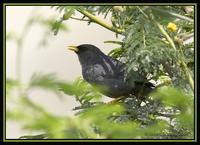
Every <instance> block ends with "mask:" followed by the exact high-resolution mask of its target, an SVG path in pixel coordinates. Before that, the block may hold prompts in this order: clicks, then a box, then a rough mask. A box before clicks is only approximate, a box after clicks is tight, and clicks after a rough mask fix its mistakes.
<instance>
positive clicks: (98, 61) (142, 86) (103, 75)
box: [69, 44, 154, 98]
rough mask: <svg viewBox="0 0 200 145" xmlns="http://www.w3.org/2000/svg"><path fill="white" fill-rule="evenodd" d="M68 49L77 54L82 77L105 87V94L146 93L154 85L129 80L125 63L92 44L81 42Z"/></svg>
mask: <svg viewBox="0 0 200 145" xmlns="http://www.w3.org/2000/svg"><path fill="white" fill-rule="evenodd" d="M69 49H71V50H73V51H75V52H76V53H77V55H78V58H79V61H80V64H81V66H82V75H83V78H84V79H85V80H86V81H87V82H89V83H91V84H95V85H99V86H102V87H103V88H106V89H103V91H102V93H103V94H105V95H106V96H109V97H112V98H116V97H120V96H128V95H129V94H134V95H138V94H139V93H141V92H142V93H143V92H144V93H143V94H142V95H146V94H147V93H149V92H150V91H151V90H152V88H153V87H154V85H153V84H152V83H150V82H145V81H141V80H138V81H137V80H136V81H134V82H130V81H129V78H127V76H126V73H125V70H124V66H125V65H124V64H123V63H122V62H120V61H118V60H116V59H114V58H112V57H110V56H107V55H105V54H104V53H103V52H101V51H100V50H99V49H98V48H97V47H96V46H94V45H90V44H82V45H79V46H77V47H75V46H70V48H69Z"/></svg>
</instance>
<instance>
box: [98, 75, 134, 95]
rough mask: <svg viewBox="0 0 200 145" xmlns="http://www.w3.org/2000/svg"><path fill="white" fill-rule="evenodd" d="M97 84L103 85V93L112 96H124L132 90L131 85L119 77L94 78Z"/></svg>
mask: <svg viewBox="0 0 200 145" xmlns="http://www.w3.org/2000/svg"><path fill="white" fill-rule="evenodd" d="M96 81H97V82H98V85H101V86H103V87H104V88H103V89H104V90H103V92H104V94H106V95H107V96H110V97H112V98H116V97H119V96H126V95H128V94H130V93H131V92H132V87H131V86H130V85H128V84H127V83H125V82H124V81H122V80H119V79H110V78H105V77H98V78H96Z"/></svg>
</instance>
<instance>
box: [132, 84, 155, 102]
mask: <svg viewBox="0 0 200 145" xmlns="http://www.w3.org/2000/svg"><path fill="white" fill-rule="evenodd" d="M154 89H155V85H154V84H153V83H151V82H141V81H136V82H135V86H134V89H133V94H134V95H135V96H136V97H138V98H141V99H142V100H143V99H145V98H146V97H147V96H148V95H149V94H150V93H151V92H152V91H153V90H154Z"/></svg>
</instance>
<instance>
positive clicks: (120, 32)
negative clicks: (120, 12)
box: [77, 9, 124, 34]
mask: <svg viewBox="0 0 200 145" xmlns="http://www.w3.org/2000/svg"><path fill="white" fill-rule="evenodd" d="M77 11H79V12H80V13H82V14H83V15H85V16H87V17H88V18H89V19H90V20H91V21H92V22H95V23H97V24H99V25H101V26H103V27H104V28H107V29H108V30H111V31H113V32H116V33H118V34H122V33H123V32H124V30H121V29H118V28H114V27H113V26H112V25H110V24H108V23H106V22H104V21H102V20H100V19H99V18H97V17H96V16H94V15H93V14H91V13H90V12H88V11H86V10H82V9H77Z"/></svg>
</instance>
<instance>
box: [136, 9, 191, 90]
mask: <svg viewBox="0 0 200 145" xmlns="http://www.w3.org/2000/svg"><path fill="white" fill-rule="evenodd" d="M137 8H138V9H139V11H140V12H141V13H142V14H143V15H144V17H145V18H147V19H149V20H152V21H153V23H154V24H155V25H156V26H157V27H158V28H159V30H160V31H161V33H162V34H163V35H164V36H165V38H166V39H167V41H168V42H169V45H170V46H171V47H172V48H173V49H174V50H175V51H177V48H176V46H175V44H174V41H173V40H172V39H171V37H170V36H169V35H168V33H167V32H166V31H165V29H164V28H163V26H162V25H161V24H160V23H158V22H157V21H155V20H153V19H151V18H150V17H149V16H148V15H147V14H146V13H145V12H144V11H143V10H142V9H140V7H137ZM179 55H180V56H181V60H180V63H181V64H182V65H183V71H184V72H185V75H186V76H187V79H188V82H189V85H190V87H191V89H192V91H193V93H194V80H193V78H192V76H191V74H190V72H189V69H188V67H187V64H186V63H185V61H184V59H182V58H184V54H183V53H182V54H179Z"/></svg>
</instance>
